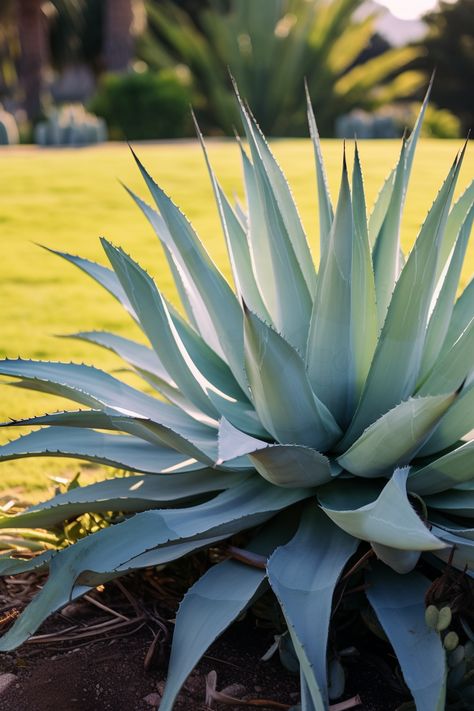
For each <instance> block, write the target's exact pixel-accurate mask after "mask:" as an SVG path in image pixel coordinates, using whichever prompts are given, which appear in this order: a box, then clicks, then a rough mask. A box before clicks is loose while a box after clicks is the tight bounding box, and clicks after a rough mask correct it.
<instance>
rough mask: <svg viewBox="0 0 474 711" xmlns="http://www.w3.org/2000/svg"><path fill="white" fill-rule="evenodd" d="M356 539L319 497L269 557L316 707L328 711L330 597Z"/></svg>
mask: <svg viewBox="0 0 474 711" xmlns="http://www.w3.org/2000/svg"><path fill="white" fill-rule="evenodd" d="M357 545H358V541H357V540H356V539H354V538H353V537H352V536H349V535H347V534H346V533H344V532H343V531H342V530H341V529H340V528H338V527H337V526H334V525H333V524H332V523H331V522H330V520H329V519H328V518H327V516H325V515H324V514H323V513H322V512H321V511H320V510H318V508H317V506H316V504H315V502H313V503H312V504H311V503H310V504H309V505H308V506H307V507H306V508H305V511H304V513H303V515H302V517H301V522H300V526H299V528H298V531H297V533H296V535H295V537H294V538H293V539H292V540H291V541H290V542H289V543H287V544H286V545H285V546H281V547H280V548H277V550H276V551H275V553H274V554H273V555H272V556H271V558H270V560H269V561H268V565H267V570H268V579H269V582H270V585H271V587H272V590H273V592H274V593H275V595H276V596H277V598H278V601H279V603H280V605H281V608H282V610H283V614H284V616H285V619H286V622H287V624H288V631H289V633H290V635H291V639H292V641H293V645H294V647H295V651H296V654H297V656H298V659H299V662H300V665H301V670H302V672H303V674H304V677H305V679H306V683H307V685H308V690H309V693H310V696H311V699H312V701H313V704H314V706H315V711H325V709H326V708H327V704H328V697H327V669H326V646H327V638H328V627H329V620H330V617H331V608H332V596H333V593H334V588H335V586H336V583H337V581H338V578H339V576H340V574H341V572H342V570H343V568H344V566H345V564H346V563H347V561H348V560H349V558H350V557H351V556H352V555H353V554H354V553H355V551H356V549H357Z"/></svg>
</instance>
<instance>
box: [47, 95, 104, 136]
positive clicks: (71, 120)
mask: <svg viewBox="0 0 474 711" xmlns="http://www.w3.org/2000/svg"><path fill="white" fill-rule="evenodd" d="M34 136H35V143H37V144H38V145H40V146H85V145H88V144H90V143H102V141H105V140H107V128H106V126H105V123H104V121H103V120H102V119H100V118H97V116H93V115H92V114H90V113H88V112H87V111H86V110H85V108H84V106H82V105H81V104H69V105H67V106H62V107H61V108H59V109H54V110H53V111H52V112H51V113H50V115H49V116H48V118H47V119H46V120H45V121H40V122H39V123H38V124H37V125H36V126H35V131H34Z"/></svg>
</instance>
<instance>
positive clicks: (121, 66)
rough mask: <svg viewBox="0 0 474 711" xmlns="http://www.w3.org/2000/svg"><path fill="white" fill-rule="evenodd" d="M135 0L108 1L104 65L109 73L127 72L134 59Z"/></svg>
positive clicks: (106, 4) (106, 7) (106, 5)
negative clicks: (133, 4) (133, 6)
mask: <svg viewBox="0 0 474 711" xmlns="http://www.w3.org/2000/svg"><path fill="white" fill-rule="evenodd" d="M132 3H133V0H106V3H105V18H104V19H105V26H104V65H105V70H106V71H109V72H124V71H126V70H127V69H128V68H129V66H130V63H131V61H132V58H133V50H134V39H133V35H132V22H133V8H132Z"/></svg>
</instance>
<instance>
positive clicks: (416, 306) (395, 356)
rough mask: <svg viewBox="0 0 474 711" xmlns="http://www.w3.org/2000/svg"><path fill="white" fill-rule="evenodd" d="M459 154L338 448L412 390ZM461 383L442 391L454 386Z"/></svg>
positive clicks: (412, 257) (393, 305)
mask: <svg viewBox="0 0 474 711" xmlns="http://www.w3.org/2000/svg"><path fill="white" fill-rule="evenodd" d="M462 156H463V153H462V154H461V155H460V156H459V157H458V158H457V159H456V161H455V162H454V165H453V167H452V168H451V170H450V172H449V175H448V177H447V178H446V180H445V182H444V184H443V187H442V188H441V190H440V192H439V193H438V196H437V198H436V200H435V202H434V203H433V206H432V208H431V210H430V212H429V213H428V216H427V218H426V220H425V222H424V224H423V227H422V228H421V231H420V234H419V236H418V239H417V241H416V242H415V245H414V247H413V249H412V251H411V253H410V256H409V257H408V260H407V263H406V264H405V266H404V268H403V271H402V273H401V275H400V277H399V279H398V281H397V283H396V286H395V290H394V292H393V296H392V300H391V302H390V306H389V308H388V312H387V317H386V319H385V322H384V325H383V328H382V332H381V335H380V338H379V341H378V344H377V348H376V350H375V354H374V358H373V360H372V365H371V367H370V371H369V375H368V377H367V382H366V385H365V388H364V391H363V393H362V396H361V399H360V402H359V406H358V408H357V411H356V414H355V415H354V419H353V420H352V422H351V424H350V426H349V429H348V431H347V432H346V434H345V436H344V439H343V441H342V442H341V443H340V445H339V447H340V450H342V448H343V447H346V448H347V447H348V446H350V445H351V444H352V443H353V442H354V441H355V440H356V439H357V437H359V436H360V435H361V434H362V432H363V431H364V430H365V428H366V427H367V426H368V425H370V424H371V423H372V422H375V420H376V419H378V418H379V417H380V416H381V415H383V414H384V412H387V410H390V409H391V408H393V407H395V405H398V403H400V402H402V401H403V400H406V399H407V398H408V397H409V396H410V395H411V394H412V393H413V391H414V388H415V385H416V382H417V379H418V373H419V368H420V364H421V358H422V354H423V346H424V339H425V329H426V323H427V320H428V315H429V307H430V303H431V299H432V296H433V292H434V289H435V286H436V283H435V271H436V265H437V263H438V253H439V249H440V245H441V243H442V238H443V233H444V227H445V224H446V219H447V215H448V210H449V205H450V202H451V198H452V195H453V191H454V187H455V184H456V180H457V177H458V175H459V170H460V168H461V162H462ZM388 374H390V377H387V375H388ZM461 382H462V381H460V382H458V383H457V384H456V385H455V386H454V387H450V388H448V389H447V390H444V392H452V391H453V390H456V389H457V388H458V387H459V385H460V384H461ZM438 392H443V391H438ZM420 394H437V393H421V392H420Z"/></svg>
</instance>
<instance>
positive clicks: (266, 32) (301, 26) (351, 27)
mask: <svg viewBox="0 0 474 711" xmlns="http://www.w3.org/2000/svg"><path fill="white" fill-rule="evenodd" d="M179 5H180V4H179V3H176V2H170V1H165V2H156V1H152V2H149V3H148V6H147V7H148V17H149V24H148V29H147V31H146V32H145V34H144V36H143V37H142V38H141V40H140V43H139V51H140V53H141V55H142V57H143V59H144V60H145V61H146V62H148V63H149V64H150V66H156V67H159V66H162V65H163V64H165V65H169V66H171V65H173V64H175V63H176V62H179V63H182V64H184V65H186V66H188V67H189V68H190V71H191V74H192V76H193V80H194V87H195V90H196V92H197V94H198V96H199V97H200V98H201V103H202V104H204V106H203V116H204V117H205V119H206V123H207V124H208V125H210V126H214V127H217V128H219V129H221V131H223V132H224V133H227V134H229V133H232V129H233V126H234V125H235V124H236V123H237V115H236V109H235V106H234V102H233V100H232V94H231V92H230V89H229V77H228V70H229V69H230V71H231V72H232V74H233V75H234V76H235V79H236V81H237V83H238V85H239V87H241V91H242V94H243V96H245V97H246V99H247V100H248V102H249V104H250V105H251V106H252V107H253V111H254V113H255V115H256V118H257V120H258V121H259V123H260V126H261V128H262V130H263V132H264V133H265V134H270V135H306V115H305V112H304V109H302V107H304V79H305V78H306V80H307V82H308V87H309V90H310V94H311V96H312V98H313V101H314V103H315V105H316V106H317V107H318V116H319V126H320V130H321V132H322V133H323V134H330V133H331V132H332V130H333V128H334V120H335V118H336V116H337V115H338V114H340V113H345V112H347V111H348V110H350V109H351V108H354V107H355V106H357V107H360V108H365V109H374V108H376V107H378V106H380V105H382V104H385V103H387V102H388V101H393V100H394V99H398V98H400V97H406V96H410V95H412V94H413V92H414V91H416V90H417V89H419V88H420V87H421V86H422V85H423V83H424V80H425V79H424V75H423V74H422V73H421V72H419V71H415V70H411V71H404V68H405V66H406V65H407V63H408V62H410V61H412V60H413V59H414V58H415V57H417V56H418V55H419V54H420V50H418V49H416V48H414V47H397V48H389V49H386V51H382V53H381V54H378V55H377V56H371V53H368V54H367V47H368V46H370V41H371V39H372V38H373V37H374V35H375V18H376V13H374V12H370V13H369V14H367V15H366V16H365V17H363V18H361V19H356V17H355V12H356V10H359V9H360V8H361V6H362V5H363V2H362V0H333V1H332V2H327V0H313V1H312V2H308V1H307V0H266V1H265V2H260V3H256V2H253V0H210V1H209V3H207V5H208V6H207V7H204V9H202V10H201V11H200V12H198V13H194V12H192V13H191V12H187V11H186V10H185V9H184V8H182V7H180V6H179ZM362 53H365V56H364V57H361V55H362ZM205 97H206V99H207V101H205Z"/></svg>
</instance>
